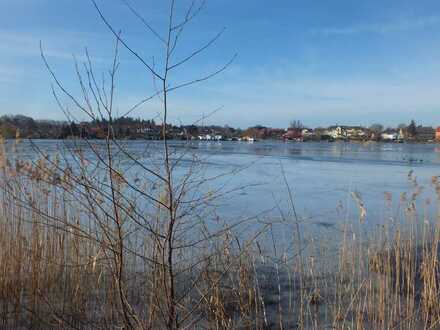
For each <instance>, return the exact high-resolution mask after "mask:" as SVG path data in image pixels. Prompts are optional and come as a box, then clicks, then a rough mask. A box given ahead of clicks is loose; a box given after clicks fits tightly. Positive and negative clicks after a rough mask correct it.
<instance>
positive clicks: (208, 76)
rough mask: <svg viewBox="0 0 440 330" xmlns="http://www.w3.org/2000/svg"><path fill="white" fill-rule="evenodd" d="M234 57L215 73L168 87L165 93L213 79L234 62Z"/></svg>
mask: <svg viewBox="0 0 440 330" xmlns="http://www.w3.org/2000/svg"><path fill="white" fill-rule="evenodd" d="M236 57H237V54H235V55H234V56H233V57H232V58H231V59H230V60H229V62H228V63H226V64H225V65H224V66H223V67H221V68H220V69H219V70H217V71H215V72H213V73H211V74H209V75H207V76H205V77H202V78H199V79H194V80H191V81H188V82H185V83H181V84H179V85H176V86H174V87H170V88H168V89H167V92H172V91H175V90H176V89H180V88H183V87H188V86H191V85H194V84H198V83H201V82H203V81H206V80H209V79H211V78H213V77H215V76H216V75H218V74H220V73H222V72H223V71H225V70H226V69H227V68H228V67H229V66H230V65H231V64H232V62H234V60H235V59H236Z"/></svg>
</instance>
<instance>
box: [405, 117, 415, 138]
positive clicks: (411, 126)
mask: <svg viewBox="0 0 440 330" xmlns="http://www.w3.org/2000/svg"><path fill="white" fill-rule="evenodd" d="M407 129H408V134H409V136H411V137H415V136H416V135H417V125H416V122H415V121H414V119H413V120H411V123H410V124H409V125H408V128H407Z"/></svg>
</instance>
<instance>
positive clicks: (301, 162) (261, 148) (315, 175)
mask: <svg viewBox="0 0 440 330" xmlns="http://www.w3.org/2000/svg"><path fill="white" fill-rule="evenodd" d="M34 143H35V144H36V145H37V146H38V147H39V148H41V150H44V152H47V153H49V154H50V153H52V152H56V151H57V150H59V149H60V148H61V149H62V148H65V147H66V146H71V145H72V144H73V142H69V141H67V142H61V141H35V142H34ZM96 143H98V144H99V143H101V142H96ZM121 143H123V144H124V145H125V146H126V148H127V150H129V151H130V153H132V154H133V155H136V157H139V159H141V161H143V162H145V163H146V164H147V163H148V161H149V158H154V157H155V156H154V155H155V153H158V154H159V153H160V149H161V148H162V142H160V141H155V142H150V141H149V142H145V141H123V142H121ZM170 145H171V146H172V148H173V149H174V150H175V151H176V155H179V154H180V153H182V152H186V153H187V155H186V157H184V158H183V160H182V161H181V162H180V165H179V166H178V170H177V172H178V173H184V171H185V169H186V167H188V166H189V165H188V164H189V163H190V161H189V159H191V155H197V157H199V158H200V159H202V161H203V163H204V166H203V170H201V171H200V176H201V177H202V176H205V177H213V176H214V177H215V176H219V175H222V174H225V173H229V172H230V171H236V172H235V173H234V174H230V175H229V174H226V175H225V176H221V177H220V178H219V179H217V180H214V181H208V182H207V183H206V187H205V188H206V189H212V190H215V189H217V188H218V187H220V186H221V187H223V189H225V190H234V192H233V193H230V194H228V195H227V197H223V198H220V199H219V200H218V201H216V205H218V208H217V213H218V215H219V216H221V217H224V218H231V219H237V218H239V217H248V216H253V215H260V216H261V217H262V218H272V219H275V218H276V219H278V218H282V216H288V214H289V210H290V209H291V208H290V206H289V205H290V204H289V198H288V189H287V185H286V183H285V180H284V178H286V180H287V183H288V185H289V187H290V189H291V191H292V193H293V197H294V203H295V207H296V210H297V213H298V215H299V217H300V218H301V219H303V220H304V221H307V222H309V223H311V224H317V225H321V226H323V227H329V226H332V225H334V224H338V223H342V222H345V221H356V220H358V219H359V212H358V208H357V206H356V203H355V201H354V199H353V197H352V193H353V192H357V193H358V194H359V196H361V198H362V200H363V202H364V204H365V208H366V209H367V216H366V219H365V222H366V223H368V224H378V223H381V222H382V221H384V220H385V219H386V218H390V217H393V216H395V217H396V218H398V214H399V212H403V211H404V207H403V206H402V205H404V203H402V202H401V199H402V193H405V192H406V193H407V198H408V199H409V198H411V194H412V192H413V191H414V183H413V182H411V181H410V180H409V179H408V174H409V173H410V171H413V173H414V174H413V175H414V176H415V177H417V182H418V184H419V185H421V186H423V187H424V189H423V191H422V193H421V194H420V195H419V196H418V202H419V204H420V205H421V206H422V207H421V208H420V210H426V214H430V215H433V212H435V210H436V207H437V203H436V202H433V203H431V205H429V203H427V199H431V200H435V199H436V198H437V197H436V195H435V193H434V190H433V188H432V185H431V180H432V177H433V176H438V175H440V145H438V144H385V143H364V144H360V143H347V142H335V143H328V142H310V143H293V142H292V143H284V142H277V141H262V142H255V143H247V142H199V141H196V142H189V143H187V142H181V141H170ZM146 150H148V151H146ZM33 152H34V151H33V150H32V148H31V147H30V145H29V142H24V143H23V144H22V145H21V146H20V148H19V153H21V154H22V155H23V156H24V157H28V156H31V155H32V153H33ZM283 173H284V174H283ZM178 175H179V174H178Z"/></svg>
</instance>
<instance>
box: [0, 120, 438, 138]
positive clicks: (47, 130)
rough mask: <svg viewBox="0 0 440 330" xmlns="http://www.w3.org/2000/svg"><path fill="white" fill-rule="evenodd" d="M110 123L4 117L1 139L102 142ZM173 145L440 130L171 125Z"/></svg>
mask: <svg viewBox="0 0 440 330" xmlns="http://www.w3.org/2000/svg"><path fill="white" fill-rule="evenodd" d="M108 124H109V123H108V122H107V121H106V120H105V119H102V120H93V121H89V122H78V123H76V122H73V121H71V122H65V121H51V120H35V119H33V118H30V117H27V116H23V115H10V116H2V117H0V135H1V136H3V137H4V138H6V139H14V138H16V137H21V138H28V139H54V140H55V139H57V140H61V139H75V138H84V139H90V140H94V139H98V140H105V139H106V137H107V135H108ZM112 127H113V130H114V134H115V138H117V139H120V140H163V134H162V133H163V132H162V130H163V125H162V124H156V122H155V121H154V120H143V119H135V118H131V117H124V118H116V119H114V120H113V123H112ZM166 134H167V139H169V140H200V141H251V142H254V141H260V140H280V141H297V142H304V141H315V142H316V141H329V142H334V141H353V142H370V141H371V142H396V143H403V142H411V143H429V142H431V143H432V142H440V127H438V128H437V129H435V128H432V127H424V126H420V125H419V126H417V125H416V123H415V122H414V121H412V122H411V123H410V124H409V125H404V124H401V125H399V126H398V127H397V128H384V127H383V126H382V125H380V124H374V125H371V126H370V127H362V126H344V125H334V126H329V127H325V128H324V127H318V128H314V129H311V128H306V127H304V126H303V124H302V123H301V122H299V121H293V122H292V123H291V124H290V126H289V127H288V128H287V129H283V128H270V127H265V126H261V125H257V126H254V127H249V128H247V129H241V128H232V127H229V126H216V125H210V126H198V125H180V126H174V125H172V124H167V125H166Z"/></svg>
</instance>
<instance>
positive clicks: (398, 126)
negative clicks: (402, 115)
mask: <svg viewBox="0 0 440 330" xmlns="http://www.w3.org/2000/svg"><path fill="white" fill-rule="evenodd" d="M406 127H407V125H406V124H399V125H397V128H398V129H405V128H406Z"/></svg>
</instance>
